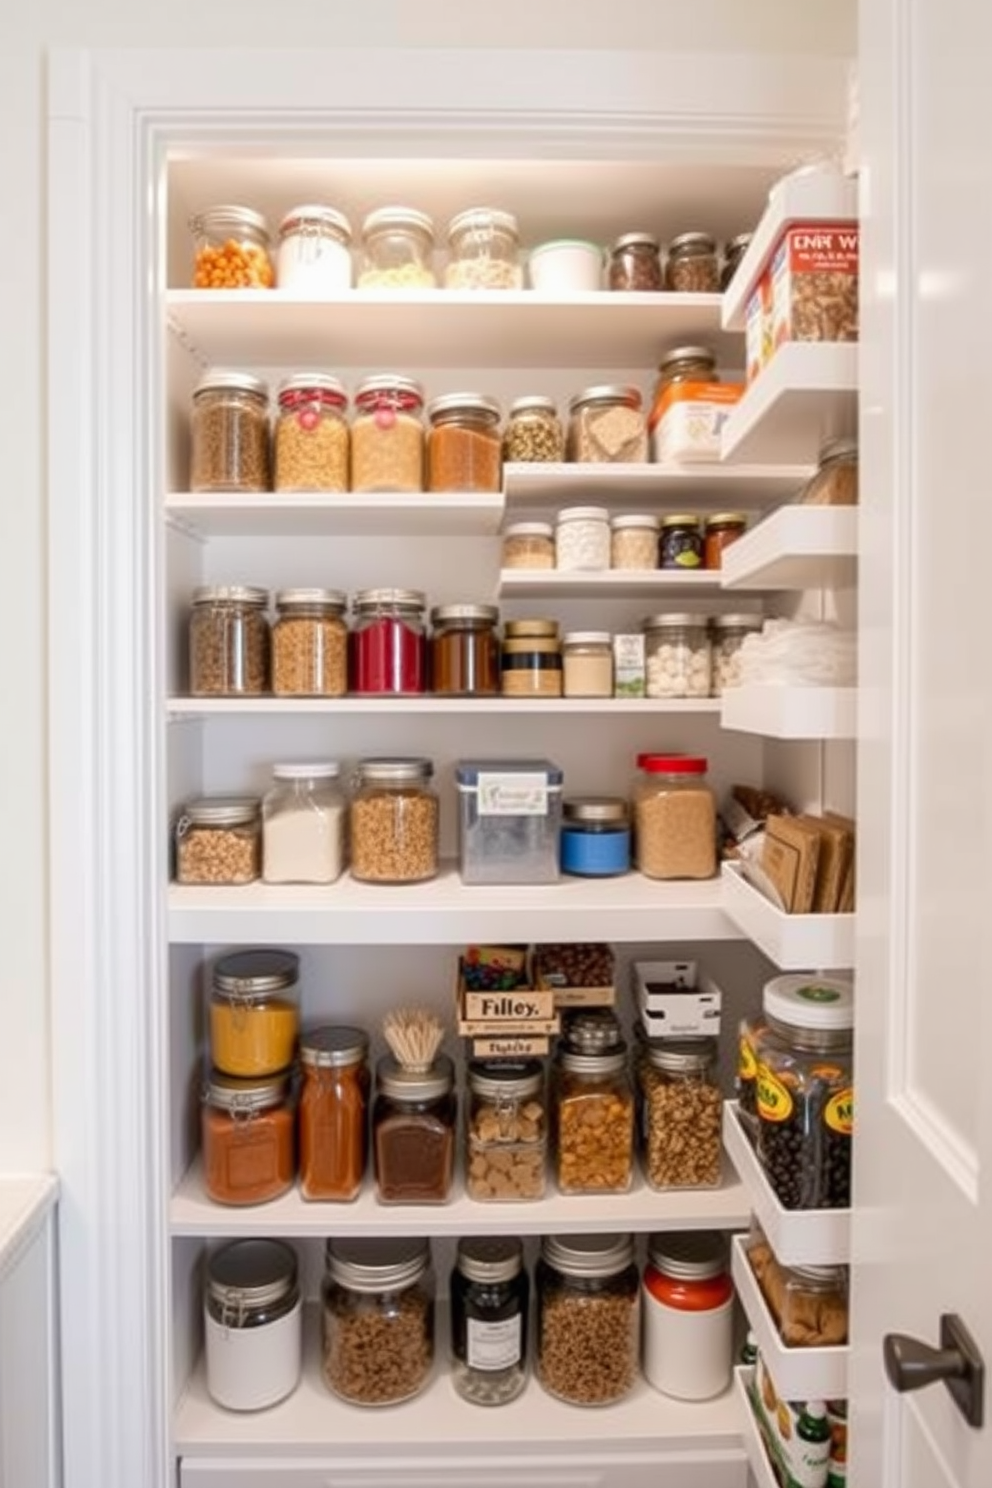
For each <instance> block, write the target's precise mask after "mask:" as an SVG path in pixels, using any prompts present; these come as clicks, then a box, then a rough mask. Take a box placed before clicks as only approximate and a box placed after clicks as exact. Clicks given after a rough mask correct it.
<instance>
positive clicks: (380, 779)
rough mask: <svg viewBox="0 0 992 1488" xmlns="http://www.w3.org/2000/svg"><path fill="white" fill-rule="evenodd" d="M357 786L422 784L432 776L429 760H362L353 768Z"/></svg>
mask: <svg viewBox="0 0 992 1488" xmlns="http://www.w3.org/2000/svg"><path fill="white" fill-rule="evenodd" d="M355 773H356V776H357V779H358V783H359V785H365V784H369V785H374V784H378V785H384V784H389V785H402V784H409V785H415V784H423V783H425V782H426V781H428V780H430V778H431V776H432V775H433V774H434V766H433V764H432V762H431V761H430V760H429V759H385V758H382V759H363V760H359V761H358V764H357V766H356V767H355Z"/></svg>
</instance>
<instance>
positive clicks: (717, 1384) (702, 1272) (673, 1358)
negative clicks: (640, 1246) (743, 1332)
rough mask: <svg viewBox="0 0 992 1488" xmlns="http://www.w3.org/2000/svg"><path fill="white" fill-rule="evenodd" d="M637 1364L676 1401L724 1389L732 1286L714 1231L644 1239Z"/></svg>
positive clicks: (724, 1252)
mask: <svg viewBox="0 0 992 1488" xmlns="http://www.w3.org/2000/svg"><path fill="white" fill-rule="evenodd" d="M641 1291H642V1308H641V1312H642V1317H643V1333H642V1356H643V1357H642V1363H643V1369H644V1376H645V1378H646V1379H647V1381H648V1383H649V1384H650V1385H652V1386H653V1387H654V1388H655V1389H656V1390H658V1391H660V1392H661V1394H662V1395H671V1396H673V1397H674V1398H675V1399H676V1400H710V1399H712V1397H713V1396H714V1395H720V1394H722V1393H723V1391H724V1390H725V1389H726V1388H727V1387H728V1385H729V1384H730V1375H731V1369H732V1365H733V1309H734V1286H733V1282H732V1281H731V1279H730V1274H729V1270H728V1266H727V1245H726V1239H725V1237H724V1236H723V1235H722V1234H720V1233H719V1232H718V1231H715V1230H707V1231H700V1232H697V1233H667V1234H659V1235H651V1236H650V1237H649V1239H648V1263H647V1265H646V1267H645V1268H644V1279H643V1282H642V1284H641Z"/></svg>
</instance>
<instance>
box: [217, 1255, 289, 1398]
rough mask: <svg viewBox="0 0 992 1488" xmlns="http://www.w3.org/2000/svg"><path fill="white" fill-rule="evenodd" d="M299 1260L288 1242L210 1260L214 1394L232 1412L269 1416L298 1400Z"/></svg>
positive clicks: (219, 1256)
mask: <svg viewBox="0 0 992 1488" xmlns="http://www.w3.org/2000/svg"><path fill="white" fill-rule="evenodd" d="M297 1273H298V1267H297V1262H296V1254H295V1252H294V1251H293V1248H292V1246H289V1245H286V1244H284V1243H283V1242H282V1241H281V1240H254V1239H253V1240H234V1241H232V1242H231V1243H230V1244H228V1245H222V1246H221V1247H220V1249H219V1250H215V1251H214V1253H213V1254H212V1255H211V1256H210V1257H209V1258H208V1260H207V1279H206V1287H205V1289H204V1299H203V1322H204V1335H205V1337H204V1352H205V1355H206V1366H207V1392H208V1394H209V1395H210V1397H211V1399H212V1400H216V1402H217V1404H218V1405H222V1406H223V1407H224V1408H225V1410H235V1411H253V1410H264V1409H265V1408H266V1407H267V1406H270V1405H275V1404H276V1403H277V1402H278V1401H280V1400H285V1398H286V1396H287V1395H291V1394H292V1393H293V1391H294V1390H295V1389H296V1386H297V1385H298V1384H299V1381H300V1372H301V1369H302V1366H303V1330H302V1317H303V1308H302V1302H301V1297H300V1283H299V1276H298V1274H297Z"/></svg>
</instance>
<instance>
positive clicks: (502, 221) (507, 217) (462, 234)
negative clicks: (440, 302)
mask: <svg viewBox="0 0 992 1488" xmlns="http://www.w3.org/2000/svg"><path fill="white" fill-rule="evenodd" d="M448 249H449V253H450V258H449V261H448V265H447V268H446V269H445V271H444V287H445V289H521V288H522V287H523V282H524V279H523V270H522V269H521V267H520V234H519V230H518V228H517V219H516V217H514V216H513V214H512V213H511V212H499V211H496V210H494V209H493V208H491V207H472V208H470V209H469V210H468V211H467V212H459V213H458V215H457V216H456V217H452V219H451V221H450V223H449V224H448Z"/></svg>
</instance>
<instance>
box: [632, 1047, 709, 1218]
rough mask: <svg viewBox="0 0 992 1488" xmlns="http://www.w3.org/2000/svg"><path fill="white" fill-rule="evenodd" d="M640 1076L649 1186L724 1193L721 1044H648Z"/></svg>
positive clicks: (644, 1146)
mask: <svg viewBox="0 0 992 1488" xmlns="http://www.w3.org/2000/svg"><path fill="white" fill-rule="evenodd" d="M639 1075H640V1087H641V1089H640V1094H641V1123H640V1125H641V1142H642V1156H643V1159H644V1174H645V1177H646V1178H647V1180H648V1183H649V1184H650V1185H651V1187H652V1188H655V1189H668V1188H719V1187H720V1154H721V1151H722V1142H721V1129H722V1124H723V1096H722V1095H721V1093H720V1087H719V1086H718V1085H717V1082H716V1041H715V1040H714V1039H710V1038H680V1039H675V1038H669V1039H655V1040H649V1041H648V1042H647V1043H646V1044H645V1047H644V1053H643V1057H642V1059H641V1061H640V1066H639Z"/></svg>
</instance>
